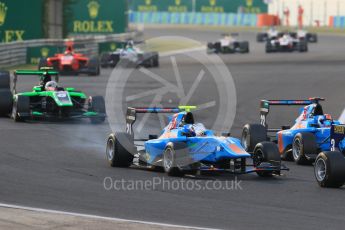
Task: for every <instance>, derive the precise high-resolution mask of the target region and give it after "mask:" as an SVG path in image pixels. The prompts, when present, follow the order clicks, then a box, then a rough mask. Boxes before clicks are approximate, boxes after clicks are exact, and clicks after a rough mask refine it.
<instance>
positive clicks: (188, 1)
mask: <svg viewBox="0 0 345 230" xmlns="http://www.w3.org/2000/svg"><path fill="white" fill-rule="evenodd" d="M130 8H131V10H132V11H137V12H157V11H160V12H191V11H192V10H193V1H192V0H132V1H131V5H130Z"/></svg>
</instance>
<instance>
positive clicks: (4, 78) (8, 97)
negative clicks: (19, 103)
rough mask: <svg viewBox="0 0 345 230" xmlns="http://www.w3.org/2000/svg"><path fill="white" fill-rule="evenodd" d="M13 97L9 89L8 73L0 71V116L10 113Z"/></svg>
mask: <svg viewBox="0 0 345 230" xmlns="http://www.w3.org/2000/svg"><path fill="white" fill-rule="evenodd" d="M12 103H13V96H12V92H11V88H10V73H9V72H8V71H0V116H6V115H8V114H10V113H11V109H12Z"/></svg>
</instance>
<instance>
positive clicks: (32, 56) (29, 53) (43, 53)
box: [26, 46, 59, 65]
mask: <svg viewBox="0 0 345 230" xmlns="http://www.w3.org/2000/svg"><path fill="white" fill-rule="evenodd" d="M58 52H59V48H58V47H57V46H39V47H29V48H27V50H26V63H27V64H32V65H38V63H39V61H40V59H41V58H47V57H51V56H54V55H55V54H56V53H58Z"/></svg>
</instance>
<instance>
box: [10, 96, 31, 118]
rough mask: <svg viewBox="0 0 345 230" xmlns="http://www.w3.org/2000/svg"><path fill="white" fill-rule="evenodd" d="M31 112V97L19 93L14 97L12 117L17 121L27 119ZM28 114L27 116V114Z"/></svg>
mask: <svg viewBox="0 0 345 230" xmlns="http://www.w3.org/2000/svg"><path fill="white" fill-rule="evenodd" d="M29 114H30V98H29V97H26V96H22V95H19V96H17V97H16V98H15V99H14V102H13V107H12V118H13V120H14V121H15V122H20V121H25V118H26V116H28V115H29ZM25 115H26V116H25Z"/></svg>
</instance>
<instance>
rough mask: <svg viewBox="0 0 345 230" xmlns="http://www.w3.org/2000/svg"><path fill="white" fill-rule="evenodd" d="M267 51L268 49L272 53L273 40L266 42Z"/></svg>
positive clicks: (267, 51)
mask: <svg viewBox="0 0 345 230" xmlns="http://www.w3.org/2000/svg"><path fill="white" fill-rule="evenodd" d="M265 51H266V53H272V51H273V48H272V44H271V41H267V42H266V46H265Z"/></svg>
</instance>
